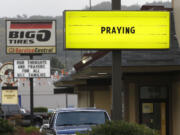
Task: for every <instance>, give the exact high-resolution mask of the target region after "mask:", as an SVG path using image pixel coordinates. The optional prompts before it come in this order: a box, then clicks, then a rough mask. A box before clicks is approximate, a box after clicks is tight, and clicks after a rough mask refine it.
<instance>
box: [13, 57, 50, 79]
mask: <svg viewBox="0 0 180 135" xmlns="http://www.w3.org/2000/svg"><path fill="white" fill-rule="evenodd" d="M50 76H51V74H50V60H14V77H15V78H47V77H50Z"/></svg>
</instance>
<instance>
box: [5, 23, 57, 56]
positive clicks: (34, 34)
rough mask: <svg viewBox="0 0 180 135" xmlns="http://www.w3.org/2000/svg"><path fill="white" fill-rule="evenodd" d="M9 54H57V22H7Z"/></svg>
mask: <svg viewBox="0 0 180 135" xmlns="http://www.w3.org/2000/svg"><path fill="white" fill-rule="evenodd" d="M6 45H7V47H6V49H7V53H8V54H32V53H33V54H34V53H38V54H39V53H40V54H44V53H56V21H52V20H49V21H35V20H33V21H32V20H7V21H6Z"/></svg>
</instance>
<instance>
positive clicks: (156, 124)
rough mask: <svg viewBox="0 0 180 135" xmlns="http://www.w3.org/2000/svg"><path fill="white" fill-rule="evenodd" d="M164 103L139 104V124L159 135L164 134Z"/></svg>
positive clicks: (165, 121)
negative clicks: (157, 132)
mask: <svg viewBox="0 0 180 135" xmlns="http://www.w3.org/2000/svg"><path fill="white" fill-rule="evenodd" d="M166 116H167V114H166V103H165V102H160V103H152V102H142V103H141V124H145V125H147V126H148V127H150V128H152V129H155V130H157V131H159V134H160V135H167V134H166V124H167V120H166Z"/></svg>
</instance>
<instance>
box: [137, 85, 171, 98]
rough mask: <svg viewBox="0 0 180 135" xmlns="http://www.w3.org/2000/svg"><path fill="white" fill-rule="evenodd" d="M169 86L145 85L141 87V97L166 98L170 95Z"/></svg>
mask: <svg viewBox="0 0 180 135" xmlns="http://www.w3.org/2000/svg"><path fill="white" fill-rule="evenodd" d="M167 94H168V88H167V86H143V87H140V98H141V99H156V98H158V99H166V98H167V97H168V96H167Z"/></svg>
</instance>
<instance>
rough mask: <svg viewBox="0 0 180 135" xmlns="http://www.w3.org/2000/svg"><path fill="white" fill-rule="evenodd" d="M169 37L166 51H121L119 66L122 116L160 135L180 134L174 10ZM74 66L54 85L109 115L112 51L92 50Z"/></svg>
mask: <svg viewBox="0 0 180 135" xmlns="http://www.w3.org/2000/svg"><path fill="white" fill-rule="evenodd" d="M160 8H162V7H160ZM149 10H151V9H149ZM168 10H170V9H168ZM176 29H177V28H176ZM170 37H171V40H170V49H169V50H163V51H162V50H156V51H137V50H136V51H131V50H130V51H127V50H123V51H122V52H121V60H120V61H121V63H122V64H121V67H120V68H119V69H120V70H121V71H122V72H123V74H122V81H123V90H122V94H121V97H120V98H122V104H119V103H117V104H119V106H122V108H123V109H122V114H123V119H124V120H126V121H129V122H133V123H140V124H145V125H147V126H148V127H151V128H153V129H156V130H158V131H159V133H160V135H179V134H180V129H179V128H178V126H179V124H180V116H179V114H180V98H179V96H180V49H179V44H178V40H177V37H176V30H175V23H174V16H173V11H171V35H170ZM85 60H87V61H85ZM74 68H75V69H76V73H74V74H71V75H70V76H71V79H64V80H60V81H58V82H56V85H57V86H66V85H70V86H73V87H75V89H76V90H75V91H76V93H77V94H78V105H79V107H97V108H102V109H106V110H107V111H108V112H109V113H110V114H111V112H112V98H113V96H112V87H113V86H112V83H111V82H112V52H110V51H109V52H108V51H106V52H103V51H101V52H100V51H99V52H96V53H93V54H91V55H89V56H87V57H86V58H85V59H84V58H83V59H82V60H81V61H80V62H79V63H77V64H75V65H74Z"/></svg>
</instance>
